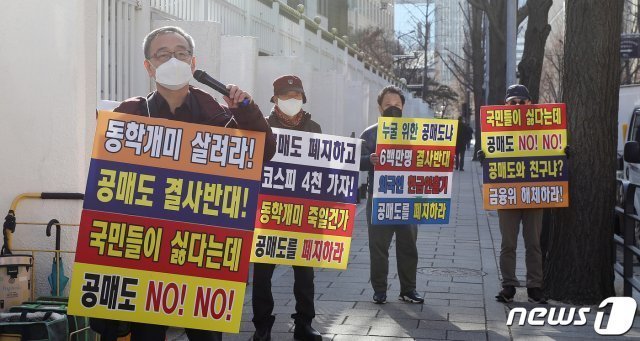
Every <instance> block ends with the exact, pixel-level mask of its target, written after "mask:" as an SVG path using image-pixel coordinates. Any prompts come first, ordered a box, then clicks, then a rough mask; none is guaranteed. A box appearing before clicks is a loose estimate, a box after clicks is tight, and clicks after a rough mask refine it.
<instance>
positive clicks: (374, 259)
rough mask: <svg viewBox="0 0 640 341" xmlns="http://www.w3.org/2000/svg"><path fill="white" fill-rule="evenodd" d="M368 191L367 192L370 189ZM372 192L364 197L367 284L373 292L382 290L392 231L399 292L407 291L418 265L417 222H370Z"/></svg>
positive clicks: (411, 288) (385, 287)
mask: <svg viewBox="0 0 640 341" xmlns="http://www.w3.org/2000/svg"><path fill="white" fill-rule="evenodd" d="M370 194H371V193H370ZM371 197H372V195H369V198H368V199H367V225H368V227H369V259H370V262H371V270H370V276H371V286H372V287H373V291H375V292H386V291H387V288H388V283H387V277H388V275H389V246H391V240H392V239H393V235H394V234H395V235H396V261H397V263H398V279H399V280H400V293H401V294H404V293H409V292H412V291H413V290H415V289H416V271H417V269H418V248H417V246H416V240H417V238H418V227H417V225H413V224H407V225H372V224H371V214H372V207H371V205H372V199H371Z"/></svg>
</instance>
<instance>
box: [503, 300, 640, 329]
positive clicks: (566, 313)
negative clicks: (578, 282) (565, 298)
mask: <svg viewBox="0 0 640 341" xmlns="http://www.w3.org/2000/svg"><path fill="white" fill-rule="evenodd" d="M608 305H611V312H610V313H609V318H608V320H607V322H606V326H604V327H603V324H605V322H604V320H605V318H604V315H605V312H604V311H601V309H602V308H605V307H606V306H608ZM637 308H638V304H637V302H636V300H635V299H633V298H632V297H609V298H607V299H605V300H604V301H602V303H600V306H598V311H597V312H596V320H595V322H594V325H593V329H594V330H595V332H596V333H598V334H599V335H622V334H624V333H626V332H628V331H629V329H631V326H632V325H633V319H634V317H635V314H636V309H637ZM590 312H591V308H589V307H583V308H575V307H571V308H566V307H561V308H558V307H551V308H547V307H536V308H533V309H531V311H527V310H526V309H525V308H523V307H515V308H513V309H511V311H509V316H508V317H507V326H512V325H513V321H514V320H515V317H516V314H517V313H520V319H519V320H518V325H520V326H524V325H525V322H526V323H527V324H528V325H530V326H544V325H545V323H548V324H549V325H550V326H558V325H560V326H568V325H574V326H583V325H585V324H587V317H586V315H587V314H588V313H590ZM576 313H577V314H576Z"/></svg>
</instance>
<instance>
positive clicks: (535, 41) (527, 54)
mask: <svg viewBox="0 0 640 341" xmlns="http://www.w3.org/2000/svg"><path fill="white" fill-rule="evenodd" d="M552 3H553V1H552V0H527V4H526V5H525V7H526V8H527V11H528V16H529V18H528V21H527V30H526V31H525V35H524V51H523V52H522V60H521V61H520V63H519V64H518V72H519V73H520V84H523V85H525V86H526V87H527V88H528V89H529V95H530V96H531V100H532V101H533V102H534V103H537V102H538V98H539V93H540V91H539V89H540V78H541V74H542V63H543V61H544V48H545V45H546V42H547V37H548V36H549V32H551V26H550V25H549V23H548V17H549V9H550V8H551V4H552Z"/></svg>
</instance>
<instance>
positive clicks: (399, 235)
mask: <svg viewBox="0 0 640 341" xmlns="http://www.w3.org/2000/svg"><path fill="white" fill-rule="evenodd" d="M404 101H405V99H404V95H403V94H402V91H401V90H400V89H399V88H397V87H394V86H387V87H385V88H384V89H382V91H381V92H380V94H378V110H379V111H380V114H381V115H382V116H383V117H402V108H403V106H404ZM377 135H378V124H374V125H372V126H370V127H369V128H367V129H365V131H364V132H362V134H361V135H360V139H362V140H363V141H362V149H361V159H360V170H361V171H368V172H369V177H368V186H367V187H368V194H369V195H368V198H367V224H368V226H369V257H370V261H371V270H370V271H371V272H370V274H371V286H372V287H373V291H374V294H373V301H374V302H375V303H377V304H383V303H386V302H387V276H388V274H389V246H390V245H391V240H392V239H393V235H394V233H395V235H396V257H397V261H398V278H399V279H400V296H399V297H398V299H400V300H403V301H406V302H413V303H424V298H422V296H420V294H419V293H418V292H417V291H416V271H417V267H418V248H417V247H416V239H417V237H418V228H417V226H416V225H414V224H399V225H372V224H371V211H372V207H371V206H372V200H371V198H372V197H373V173H374V171H373V170H374V167H375V166H376V165H377V164H378V162H379V160H380V157H379V156H378V155H377V154H376V141H377Z"/></svg>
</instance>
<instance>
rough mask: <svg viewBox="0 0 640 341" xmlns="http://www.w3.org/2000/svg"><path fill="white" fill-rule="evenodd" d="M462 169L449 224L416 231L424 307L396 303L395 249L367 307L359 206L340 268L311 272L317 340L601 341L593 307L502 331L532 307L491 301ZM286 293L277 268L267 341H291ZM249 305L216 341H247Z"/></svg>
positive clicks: (494, 286) (493, 249)
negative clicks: (384, 299)
mask: <svg viewBox="0 0 640 341" xmlns="http://www.w3.org/2000/svg"><path fill="white" fill-rule="evenodd" d="M468 154H469V153H468ZM466 164H467V168H466V170H465V171H463V172H458V171H456V172H455V173H454V181H455V183H454V186H453V195H452V199H453V200H452V202H453V204H452V210H451V217H450V221H449V224H447V225H421V226H420V227H419V232H418V252H419V256H420V260H419V263H418V267H419V269H418V278H417V283H418V288H417V290H418V292H420V293H421V294H423V295H424V297H425V298H426V301H425V304H424V305H418V304H408V303H404V302H401V301H398V300H396V297H397V295H398V291H399V282H398V279H397V271H396V258H395V250H394V249H395V243H392V245H394V246H393V249H392V250H390V260H389V261H390V266H389V278H390V279H389V290H388V292H387V294H388V297H389V301H388V303H387V304H384V305H377V304H373V303H372V301H371V298H372V296H373V290H372V289H371V285H370V283H369V250H368V238H367V225H366V220H365V219H366V218H365V213H364V206H363V205H362V204H361V205H360V206H359V207H358V216H357V218H356V224H355V231H354V233H353V239H352V243H351V254H350V258H349V267H348V269H347V270H345V271H335V270H325V269H317V270H316V278H315V287H316V313H317V317H316V319H315V320H314V323H313V325H314V327H315V328H317V329H318V330H319V331H321V332H322V333H323V337H324V340H336V341H337V340H349V341H358V340H374V341H375V340H412V339H415V340H511V339H514V340H525V339H535V340H550V339H554V340H558V339H561V340H578V339H600V340H603V339H605V337H602V336H599V335H597V334H596V333H595V332H594V329H593V321H594V319H595V311H596V308H597V307H592V308H591V311H592V313H590V314H587V319H588V323H587V325H584V326H548V325H547V326H544V327H541V326H515V327H507V326H506V320H507V315H508V311H509V309H510V308H513V307H525V308H526V309H527V310H528V311H530V310H531V309H533V308H534V307H535V305H533V304H530V303H528V302H527V296H526V288H524V287H520V288H518V293H517V295H516V300H515V302H514V303H511V304H509V305H504V304H502V303H498V302H496V301H495V298H494V296H495V294H496V293H497V291H498V290H499V289H500V281H499V270H498V265H497V264H498V263H497V256H498V255H499V248H500V232H499V229H498V217H497V214H496V213H495V212H486V211H484V210H483V209H482V193H481V186H482V170H481V168H480V165H479V163H477V162H471V161H470V159H469V158H467V162H466ZM520 239H522V238H521V237H520ZM517 274H518V277H519V278H520V280H521V281H522V282H524V279H525V271H524V247H523V245H522V240H520V245H519V247H518V271H517ZM250 278H251V277H250ZM292 290H293V271H292V270H291V267H287V266H279V267H277V268H276V272H275V273H274V276H273V293H274V298H275V302H276V307H275V309H274V313H275V314H276V323H275V325H274V327H273V333H272V338H273V340H292V339H293V322H292V320H291V318H290V315H291V314H292V313H293V312H294V306H295V300H294V298H293V293H292ZM250 299H251V285H249V286H248V287H247V296H246V299H245V306H244V314H243V318H242V321H243V322H242V326H241V333H240V334H237V335H232V334H227V335H225V336H224V340H249V339H250V336H251V335H252V333H253V330H254V328H253V325H252V323H251V317H252V313H251V300H250ZM554 306H555V307H560V306H563V305H561V304H559V303H557V302H551V304H549V305H547V306H546V307H554ZM519 316H520V314H518V317H519ZM173 335H174V337H172V339H182V338H183V335H184V334H181V331H174V333H173ZM620 338H624V339H632V338H636V339H637V338H640V317H638V316H637V314H636V321H635V323H634V328H633V329H632V330H631V331H630V332H629V333H627V334H626V335H625V336H624V337H620ZM608 339H611V337H609V338H608Z"/></svg>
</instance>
